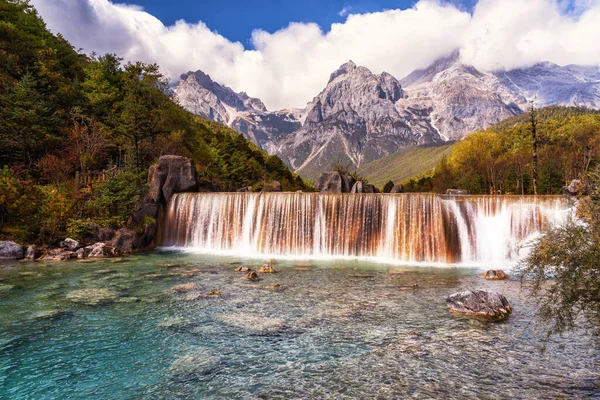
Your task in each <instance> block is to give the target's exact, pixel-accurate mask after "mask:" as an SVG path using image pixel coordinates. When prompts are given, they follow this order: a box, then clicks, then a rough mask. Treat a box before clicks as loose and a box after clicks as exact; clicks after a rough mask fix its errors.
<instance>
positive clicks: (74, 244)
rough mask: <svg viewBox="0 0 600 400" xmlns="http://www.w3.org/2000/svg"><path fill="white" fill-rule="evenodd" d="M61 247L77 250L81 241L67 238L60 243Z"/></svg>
mask: <svg viewBox="0 0 600 400" xmlns="http://www.w3.org/2000/svg"><path fill="white" fill-rule="evenodd" d="M58 246H59V247H60V248H61V249H65V250H69V251H75V250H77V249H78V248H79V242H78V241H77V240H75V239H71V238H66V239H65V240H63V241H62V242H60V243H59V245H58Z"/></svg>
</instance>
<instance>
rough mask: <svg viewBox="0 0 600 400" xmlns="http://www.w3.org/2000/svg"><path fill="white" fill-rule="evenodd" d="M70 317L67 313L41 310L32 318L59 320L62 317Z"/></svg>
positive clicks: (59, 310)
mask: <svg viewBox="0 0 600 400" xmlns="http://www.w3.org/2000/svg"><path fill="white" fill-rule="evenodd" d="M67 315H70V314H69V313H68V312H66V311H64V310H61V309H55V310H41V311H36V312H34V313H33V318H35V319H59V318H62V317H64V316H67Z"/></svg>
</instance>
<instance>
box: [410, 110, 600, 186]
mask: <svg viewBox="0 0 600 400" xmlns="http://www.w3.org/2000/svg"><path fill="white" fill-rule="evenodd" d="M535 120H536V123H537V126H536V131H537V147H538V150H537V153H538V157H537V158H538V182H537V183H538V193H539V194H560V193H561V190H562V188H563V187H564V186H565V185H567V184H568V183H569V182H570V181H571V180H573V179H582V178H585V177H586V176H587V174H588V172H589V171H590V170H591V169H592V168H593V167H594V166H595V165H597V164H598V163H599V161H600V114H599V113H598V112H597V111H594V110H587V109H584V108H578V107H556V106H553V107H547V108H543V109H540V110H535ZM531 131H532V129H531V122H530V115H529V114H523V115H519V116H517V117H513V118H510V119H508V120H505V121H502V122H501V123H499V124H498V125H495V126H493V127H491V128H490V129H487V130H484V131H480V132H476V133H473V134H471V135H469V136H467V137H466V138H465V139H463V140H462V141H461V142H458V143H456V144H455V145H454V146H453V147H452V153H451V154H450V155H449V156H448V157H444V158H443V159H442V160H441V162H440V163H439V164H438V165H437V167H436V168H435V170H434V171H433V172H427V173H424V174H423V175H421V176H417V177H415V178H412V179H410V180H408V181H406V182H404V186H405V187H406V189H407V190H408V191H435V192H438V193H444V192H445V191H446V190H447V189H450V188H453V189H466V190H468V191H470V192H471V193H472V194H494V193H495V194H533V193H534V188H533V156H532V152H533V138H532V133H531Z"/></svg>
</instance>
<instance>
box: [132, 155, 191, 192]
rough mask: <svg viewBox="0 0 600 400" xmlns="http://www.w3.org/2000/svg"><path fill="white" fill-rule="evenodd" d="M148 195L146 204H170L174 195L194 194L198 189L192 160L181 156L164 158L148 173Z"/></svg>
mask: <svg viewBox="0 0 600 400" xmlns="http://www.w3.org/2000/svg"><path fill="white" fill-rule="evenodd" d="M148 186H149V189H148V193H147V194H146V197H145V199H144V203H160V202H162V203H163V204H168V203H169V201H170V200H171V197H172V196H173V194H174V193H180V192H193V191H195V190H196V189H197V187H198V182H197V177H196V168H195V167H194V163H193V162H192V160H190V159H189V158H186V157H181V156H162V157H160V158H159V159H158V165H153V166H151V167H150V170H149V172H148Z"/></svg>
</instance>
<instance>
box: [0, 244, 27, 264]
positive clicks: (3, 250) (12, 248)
mask: <svg viewBox="0 0 600 400" xmlns="http://www.w3.org/2000/svg"><path fill="white" fill-rule="evenodd" d="M21 258H23V246H21V245H20V244H18V243H15V242H13V241H10V240H3V241H0V260H20V259H21Z"/></svg>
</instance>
